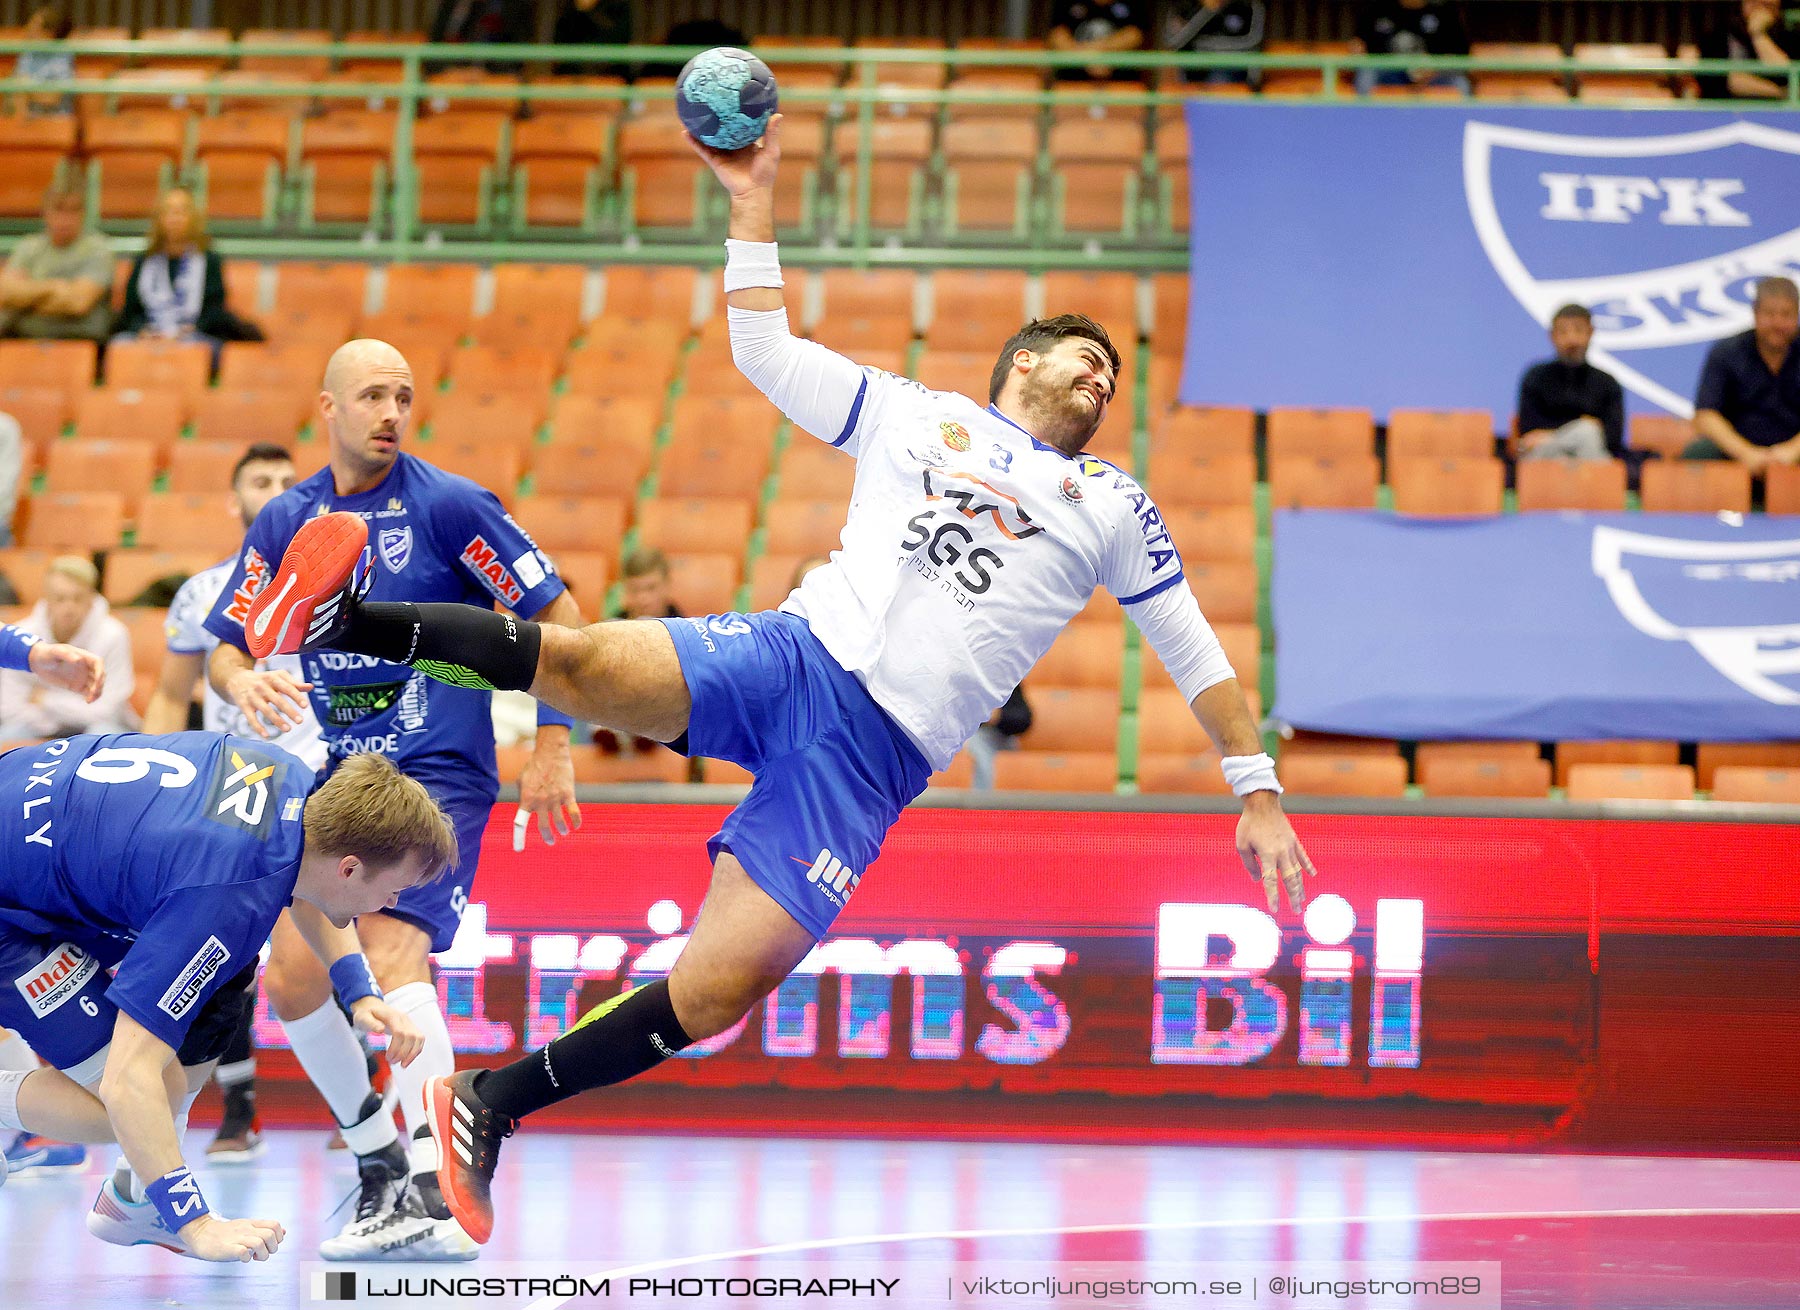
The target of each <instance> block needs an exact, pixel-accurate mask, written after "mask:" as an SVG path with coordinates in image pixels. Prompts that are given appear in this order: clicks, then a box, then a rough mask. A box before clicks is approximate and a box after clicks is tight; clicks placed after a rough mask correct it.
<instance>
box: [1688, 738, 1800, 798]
mask: <svg viewBox="0 0 1800 1310" xmlns="http://www.w3.org/2000/svg"><path fill="white" fill-rule="evenodd" d="M1694 765H1695V768H1694V772H1695V773H1696V774H1697V775H1698V778H1699V782H1700V790H1701V791H1711V790H1712V789H1713V780H1714V778H1715V777H1717V775H1718V771H1719V770H1720V769H1723V768H1747V769H1800V741H1711V742H1709V741H1703V742H1701V743H1700V745H1699V748H1698V750H1697V752H1696V759H1695V761H1694Z"/></svg>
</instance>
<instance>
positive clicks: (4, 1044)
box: [0, 1028, 38, 1073]
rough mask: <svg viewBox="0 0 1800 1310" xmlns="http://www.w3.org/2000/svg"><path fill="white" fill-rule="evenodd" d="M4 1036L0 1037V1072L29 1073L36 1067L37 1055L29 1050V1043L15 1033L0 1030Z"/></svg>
mask: <svg viewBox="0 0 1800 1310" xmlns="http://www.w3.org/2000/svg"><path fill="white" fill-rule="evenodd" d="M0 1032H4V1033H6V1036H4V1037H0V1070H6V1071H8V1072H11V1073H30V1072H31V1071H32V1070H33V1069H36V1068H37V1067H38V1058H37V1055H36V1054H35V1053H34V1052H33V1051H32V1049H31V1043H29V1042H27V1041H26V1040H25V1039H24V1038H23V1037H21V1036H19V1034H17V1033H15V1032H11V1031H9V1030H7V1029H4V1028H0Z"/></svg>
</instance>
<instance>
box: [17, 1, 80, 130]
mask: <svg viewBox="0 0 1800 1310" xmlns="http://www.w3.org/2000/svg"><path fill="white" fill-rule="evenodd" d="M74 30H75V23H74V20H72V19H71V18H70V17H69V15H68V14H67V12H65V11H64V10H63V8H62V6H61V5H39V6H38V7H37V8H36V9H33V10H32V11H31V16H30V17H29V18H27V19H26V20H25V31H24V33H23V36H24V39H25V40H27V41H66V40H68V39H69V33H70V32H72V31H74ZM13 76H14V77H16V78H18V79H19V81H21V82H66V81H68V80H70V79H71V78H73V77H74V76H75V56H73V55H71V54H70V53H69V52H68V51H67V50H25V51H21V52H20V54H19V61H18V63H17V64H15V65H14V66H13ZM15 103H16V106H18V107H22V108H23V110H24V112H25V113H27V114H30V115H33V116H42V115H48V114H72V113H74V112H75V97H74V96H71V95H66V94H64V93H63V92H60V91H24V92H21V93H20V94H19V95H18V96H16V97H15ZM14 112H15V113H17V112H19V108H17V107H15V109H14Z"/></svg>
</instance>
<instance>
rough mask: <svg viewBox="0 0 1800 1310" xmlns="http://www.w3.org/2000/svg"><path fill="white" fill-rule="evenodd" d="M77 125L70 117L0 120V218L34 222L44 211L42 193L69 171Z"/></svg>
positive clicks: (59, 115)
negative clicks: (0, 165) (1, 158)
mask: <svg viewBox="0 0 1800 1310" xmlns="http://www.w3.org/2000/svg"><path fill="white" fill-rule="evenodd" d="M76 130H77V121H76V119H75V118H74V116H73V115H67V114H57V115H43V116H32V115H24V114H8V115H5V116H0V153H4V154H5V156H6V168H5V169H4V170H0V217H5V218H35V217H36V216H37V215H38V214H39V213H40V212H41V211H42V209H43V204H44V192H45V191H47V190H48V189H49V187H50V184H51V183H52V182H54V181H55V180H56V179H57V175H58V174H59V173H62V172H64V171H65V170H67V169H68V167H69V165H70V164H71V163H72V162H73V159H72V156H73V155H74V152H75V143H76Z"/></svg>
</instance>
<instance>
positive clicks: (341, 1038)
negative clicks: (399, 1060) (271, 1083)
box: [281, 1001, 371, 1124]
mask: <svg viewBox="0 0 1800 1310" xmlns="http://www.w3.org/2000/svg"><path fill="white" fill-rule="evenodd" d="M281 1026H282V1028H283V1030H285V1031H286V1033H287V1039H288V1045H289V1046H291V1047H293V1049H294V1058H295V1059H296V1060H298V1061H300V1067H301V1068H302V1069H304V1070H306V1076H307V1077H308V1078H310V1079H312V1084H313V1086H314V1087H317V1088H318V1089H319V1095H321V1096H323V1097H324V1098H325V1104H326V1105H328V1106H330V1107H331V1113H332V1115H333V1117H335V1118H336V1119H337V1121H338V1122H339V1123H340V1124H353V1123H355V1122H356V1121H357V1120H358V1119H359V1118H361V1117H362V1107H363V1102H364V1101H365V1100H367V1099H368V1096H369V1092H370V1090H371V1088H370V1087H369V1066H368V1064H367V1063H366V1062H365V1061H364V1060H363V1052H362V1047H361V1046H360V1045H359V1044H358V1043H357V1040H356V1031H355V1029H353V1028H351V1027H350V1021H349V1020H348V1019H346V1018H345V1017H344V1012H343V1011H342V1010H340V1009H338V1007H337V1002H336V1001H326V1002H325V1004H323V1005H321V1006H320V1007H319V1008H318V1009H316V1010H314V1011H313V1012H312V1013H311V1014H309V1015H307V1016H306V1017H304V1018H301V1019H291V1020H289V1019H284V1020H282V1023H281Z"/></svg>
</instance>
